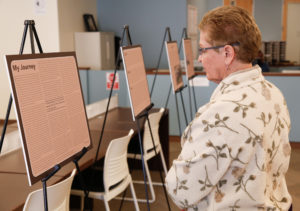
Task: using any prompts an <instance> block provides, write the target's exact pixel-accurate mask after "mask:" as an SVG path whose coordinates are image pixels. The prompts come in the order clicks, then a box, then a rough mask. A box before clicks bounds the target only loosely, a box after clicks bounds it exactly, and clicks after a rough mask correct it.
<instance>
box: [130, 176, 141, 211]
mask: <svg viewBox="0 0 300 211" xmlns="http://www.w3.org/2000/svg"><path fill="white" fill-rule="evenodd" d="M130 189H131V195H132V197H133V203H134V206H135V210H136V211H140V208H139V204H138V202H137V199H136V194H135V191H134V187H133V184H132V181H131V182H130Z"/></svg>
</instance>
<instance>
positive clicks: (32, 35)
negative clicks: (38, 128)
mask: <svg viewBox="0 0 300 211" xmlns="http://www.w3.org/2000/svg"><path fill="white" fill-rule="evenodd" d="M24 25H25V26H24V32H23V37H22V42H21V47H20V52H19V54H20V55H22V54H23V50H24V46H25V41H26V35H27V31H28V27H29V34H30V44H31V53H32V54H35V47H34V39H35V41H36V43H37V45H38V49H39V52H40V53H43V50H42V47H41V43H40V40H39V38H38V35H37V32H36V29H35V23H34V20H25V21H24ZM12 101H13V99H12V95H11V94H10V97H9V102H8V107H7V112H6V117H5V122H4V126H3V129H2V136H1V143H0V152H1V149H2V145H3V140H4V136H5V132H6V128H7V123H8V119H9V114H10V111H11V106H12ZM59 169H60V166H59V165H56V166H54V169H53V171H52V172H51V173H50V174H49V175H47V176H46V177H45V178H43V179H42V180H41V181H42V183H43V194H44V209H45V211H48V200H47V185H46V182H47V180H48V179H50V178H51V177H52V176H53V175H54V174H55V173H56V172H57V171H58V170H59Z"/></svg>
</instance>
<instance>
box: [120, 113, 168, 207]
mask: <svg viewBox="0 0 300 211" xmlns="http://www.w3.org/2000/svg"><path fill="white" fill-rule="evenodd" d="M164 111H165V109H164V108H161V109H160V110H159V112H156V113H151V114H150V115H149V121H150V126H151V131H152V135H153V139H154V145H155V147H153V142H152V138H151V133H150V129H149V125H148V121H146V122H145V126H144V136H143V149H144V163H145V170H146V174H147V178H148V183H149V187H150V192H151V197H152V199H150V200H149V202H150V203H152V202H154V201H155V192H154V189H153V185H160V186H161V185H163V184H162V183H160V182H152V179H151V175H150V171H149V167H148V163H147V162H148V160H150V159H151V158H153V157H155V155H156V154H155V150H156V152H157V154H159V155H160V158H161V162H162V166H163V170H164V172H165V175H167V166H166V161H165V158H164V155H163V151H162V147H161V144H160V139H159V121H160V119H161V117H162V115H163V113H164ZM128 157H129V158H135V159H139V160H141V159H142V158H141V154H133V153H128ZM133 183H137V184H144V181H143V180H142V181H136V180H133ZM126 200H131V199H130V198H126ZM137 200H138V201H139V202H146V201H147V200H146V199H137Z"/></svg>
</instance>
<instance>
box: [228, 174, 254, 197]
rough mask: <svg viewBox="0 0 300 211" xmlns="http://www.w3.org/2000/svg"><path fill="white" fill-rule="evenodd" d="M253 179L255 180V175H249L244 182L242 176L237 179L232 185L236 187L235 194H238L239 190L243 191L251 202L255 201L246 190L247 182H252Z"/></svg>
mask: <svg viewBox="0 0 300 211" xmlns="http://www.w3.org/2000/svg"><path fill="white" fill-rule="evenodd" d="M255 179H256V176H255V175H250V176H249V177H248V178H247V179H246V180H244V175H242V176H240V177H238V179H237V181H236V182H235V183H233V186H237V187H236V189H235V192H239V191H240V190H243V191H244V192H245V193H246V194H247V195H248V196H249V198H250V199H251V200H253V201H256V200H255V199H254V198H253V196H251V195H250V193H249V192H248V190H247V183H248V182H249V181H254V180H255Z"/></svg>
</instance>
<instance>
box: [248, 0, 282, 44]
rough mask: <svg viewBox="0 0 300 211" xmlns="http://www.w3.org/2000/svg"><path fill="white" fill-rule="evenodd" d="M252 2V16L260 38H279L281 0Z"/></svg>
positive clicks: (264, 39) (272, 39)
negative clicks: (259, 32) (253, 6)
mask: <svg viewBox="0 0 300 211" xmlns="http://www.w3.org/2000/svg"><path fill="white" fill-rule="evenodd" d="M254 4H255V8H254V18H255V20H256V23H257V25H258V27H259V29H260V31H261V34H262V40H263V41H274V40H281V26H282V19H281V16H282V0H255V2H254Z"/></svg>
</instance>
